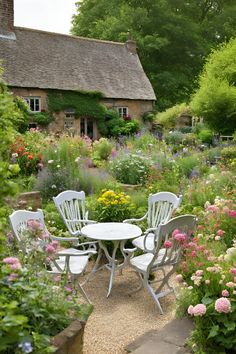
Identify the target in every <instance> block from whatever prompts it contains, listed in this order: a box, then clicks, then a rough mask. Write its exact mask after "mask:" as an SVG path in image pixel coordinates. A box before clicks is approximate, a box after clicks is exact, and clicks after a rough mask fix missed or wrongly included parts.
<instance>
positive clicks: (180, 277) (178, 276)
mask: <svg viewBox="0 0 236 354" xmlns="http://www.w3.org/2000/svg"><path fill="white" fill-rule="evenodd" d="M175 279H176V280H177V281H178V282H179V283H180V282H182V281H183V276H182V274H177V275H176V277H175Z"/></svg>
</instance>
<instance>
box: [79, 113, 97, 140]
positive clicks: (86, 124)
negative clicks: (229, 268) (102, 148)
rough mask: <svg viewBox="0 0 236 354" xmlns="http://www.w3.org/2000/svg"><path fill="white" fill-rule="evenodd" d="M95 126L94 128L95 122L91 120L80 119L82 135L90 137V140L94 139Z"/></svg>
mask: <svg viewBox="0 0 236 354" xmlns="http://www.w3.org/2000/svg"><path fill="white" fill-rule="evenodd" d="M93 129H94V126H93V120H92V119H91V118H81V119H80V135H81V136H83V135H87V136H89V137H90V139H93V138H94V136H93V135H94V132H93Z"/></svg>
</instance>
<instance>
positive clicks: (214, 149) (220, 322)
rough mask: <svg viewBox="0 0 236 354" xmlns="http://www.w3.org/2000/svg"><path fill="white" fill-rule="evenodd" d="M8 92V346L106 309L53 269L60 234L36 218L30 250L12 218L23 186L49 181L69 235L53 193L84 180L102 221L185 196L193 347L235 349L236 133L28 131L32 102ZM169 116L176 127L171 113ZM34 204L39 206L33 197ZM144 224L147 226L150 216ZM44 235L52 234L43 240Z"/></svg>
mask: <svg viewBox="0 0 236 354" xmlns="http://www.w3.org/2000/svg"><path fill="white" fill-rule="evenodd" d="M196 100H197V99H196ZM196 100H195V103H196ZM199 100H200V99H199ZM0 102H1V104H0V117H1V119H0V140H1V146H0V178H1V190H0V202H1V207H0V215H1V222H0V233H1V237H0V250H1V274H0V282H1V294H0V299H1V322H0V336H1V341H0V352H1V353H5V354H11V353H16V354H20V353H35V354H43V353H53V352H55V348H54V347H53V343H52V338H53V337H54V336H55V335H56V334H57V333H59V332H60V331H62V330H63V329H64V328H65V327H67V326H68V325H69V324H70V323H71V322H72V321H73V320H74V319H77V318H80V319H82V320H87V319H88V318H89V316H90V314H91V312H92V311H96V307H95V308H94V310H93V306H92V305H91V304H86V303H85V302H84V301H83V299H82V298H81V296H80V295H78V294H77V293H76V292H74V289H73V288H72V286H71V282H70V281H69V282H68V279H67V278H65V277H63V276H54V277H49V276H48V274H47V270H48V269H47V258H48V257H49V258H50V260H52V259H53V257H54V255H55V253H56V250H57V247H58V244H57V242H56V241H52V242H51V243H49V241H48V234H45V233H44V232H43V230H42V229H41V228H40V225H38V224H37V225H36V224H35V223H31V224H29V225H28V226H29V230H28V233H27V237H26V239H27V240H28V241H27V242H29V244H30V247H31V248H33V250H34V252H22V248H21V246H22V245H19V242H17V240H16V239H15V238H14V236H13V234H12V232H11V230H10V227H9V222H8V217H9V215H10V214H11V213H12V211H13V209H17V208H18V209H19V208H21V206H22V205H21V204H19V202H18V196H19V194H20V193H25V192H31V191H39V192H40V195H41V196H42V209H43V212H44V215H45V221H46V225H47V229H48V231H49V233H50V234H53V235H54V236H60V237H65V238H66V237H68V236H70V235H69V233H68V231H67V228H66V227H65V225H64V223H63V221H62V219H61V216H60V214H59V213H58V211H57V209H56V207H55V205H54V203H53V201H52V198H53V197H55V196H57V195H58V194H59V193H61V192H63V191H65V190H75V191H84V192H85V195H86V209H87V210H88V211H89V219H91V220H96V221H97V222H122V221H123V220H124V219H130V218H140V217H142V216H143V215H144V214H145V213H146V211H147V200H148V196H149V195H150V194H155V193H157V192H162V191H166V192H172V193H174V194H176V195H182V196H183V198H182V202H181V204H180V207H179V208H178V209H177V210H176V212H175V216H178V215H184V214H193V215H196V216H197V219H198V221H197V226H196V229H195V230H194V234H193V235H192V236H191V238H190V239H189V242H184V244H183V248H184V254H183V258H182V260H181V262H180V263H179V266H178V270H177V274H176V281H177V282H178V286H177V300H176V301H174V305H175V308H176V314H177V315H178V316H188V317H189V318H192V319H193V321H194V324H195V329H194V331H193V333H192V335H191V337H190V338H189V341H188V344H189V347H190V348H191V350H192V352H194V353H198V354H200V353H216V352H217V353H222V354H223V353H225V354H231V353H235V348H236V336H235V333H236V197H235V182H236V175H235V172H236V144H235V141H236V136H235V135H232V140H230V141H227V142H217V143H214V141H213V140H212V138H213V133H214V130H213V129H210V128H209V126H207V125H203V124H198V125H196V126H194V127H188V128H187V129H186V128H182V129H175V128H173V127H172V128H170V129H166V130H164V134H163V137H162V139H159V138H157V137H156V136H155V135H153V134H152V133H150V132H149V131H148V129H145V127H144V126H143V127H140V128H142V129H140V130H139V131H138V132H137V133H134V134H127V135H123V136H122V137H119V139H117V138H116V137H102V138H100V139H99V140H97V141H91V140H90V139H89V138H88V137H87V136H83V137H80V136H74V137H71V136H68V135H67V134H64V135H61V136H59V137H58V136H55V135H52V134H51V135H50V134H47V133H46V132H44V131H41V130H39V129H30V130H25V131H24V132H22V130H24V129H23V127H24V119H25V116H24V109H23V110H22V106H21V104H22V103H21V104H20V103H19V102H18V103H17V102H15V101H14V100H13V98H12V96H11V95H10V94H9V92H8V91H7V88H6V87H5V85H4V84H2V85H1V88H0ZM198 103H199V102H198ZM231 113H232V112H231ZM163 119H164V120H165V118H163V116H162V122H163ZM166 121H167V127H168V124H170V115H169V116H168V119H166ZM214 124H215V121H214ZM214 124H213V125H214ZM214 127H216V125H214ZM24 207H25V208H27V209H28V210H32V205H30V203H28V204H27V205H24ZM141 227H142V229H143V230H145V229H146V227H147V225H146V224H145V222H142V224H141ZM35 237H37V238H40V239H41V240H43V241H45V242H44V243H42V244H40V245H39V244H38V243H37V245H35V243H32V242H33V241H32V239H33V240H34V239H35ZM29 244H27V245H25V247H26V248H27V247H28V246H29ZM108 248H109V245H108ZM42 264H43V265H44V266H43V267H42ZM174 281H175V280H174ZM127 286H128V284H127ZM95 291H96V289H95ZM104 301H106V299H104ZM150 301H151V300H150ZM153 307H154V304H153ZM155 310H156V309H155ZM138 311H139V309H138V308H136V312H138ZM110 316H112V313H111V314H110ZM155 316H156V317H158V316H160V315H159V313H158V312H156V315H155Z"/></svg>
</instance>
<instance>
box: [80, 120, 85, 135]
mask: <svg viewBox="0 0 236 354" xmlns="http://www.w3.org/2000/svg"><path fill="white" fill-rule="evenodd" d="M80 134H81V135H85V119H84V118H81V119H80Z"/></svg>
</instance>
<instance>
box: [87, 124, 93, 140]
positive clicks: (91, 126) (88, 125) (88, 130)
mask: <svg viewBox="0 0 236 354" xmlns="http://www.w3.org/2000/svg"><path fill="white" fill-rule="evenodd" d="M87 135H88V136H89V137H90V139H93V121H92V120H91V119H87Z"/></svg>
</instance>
